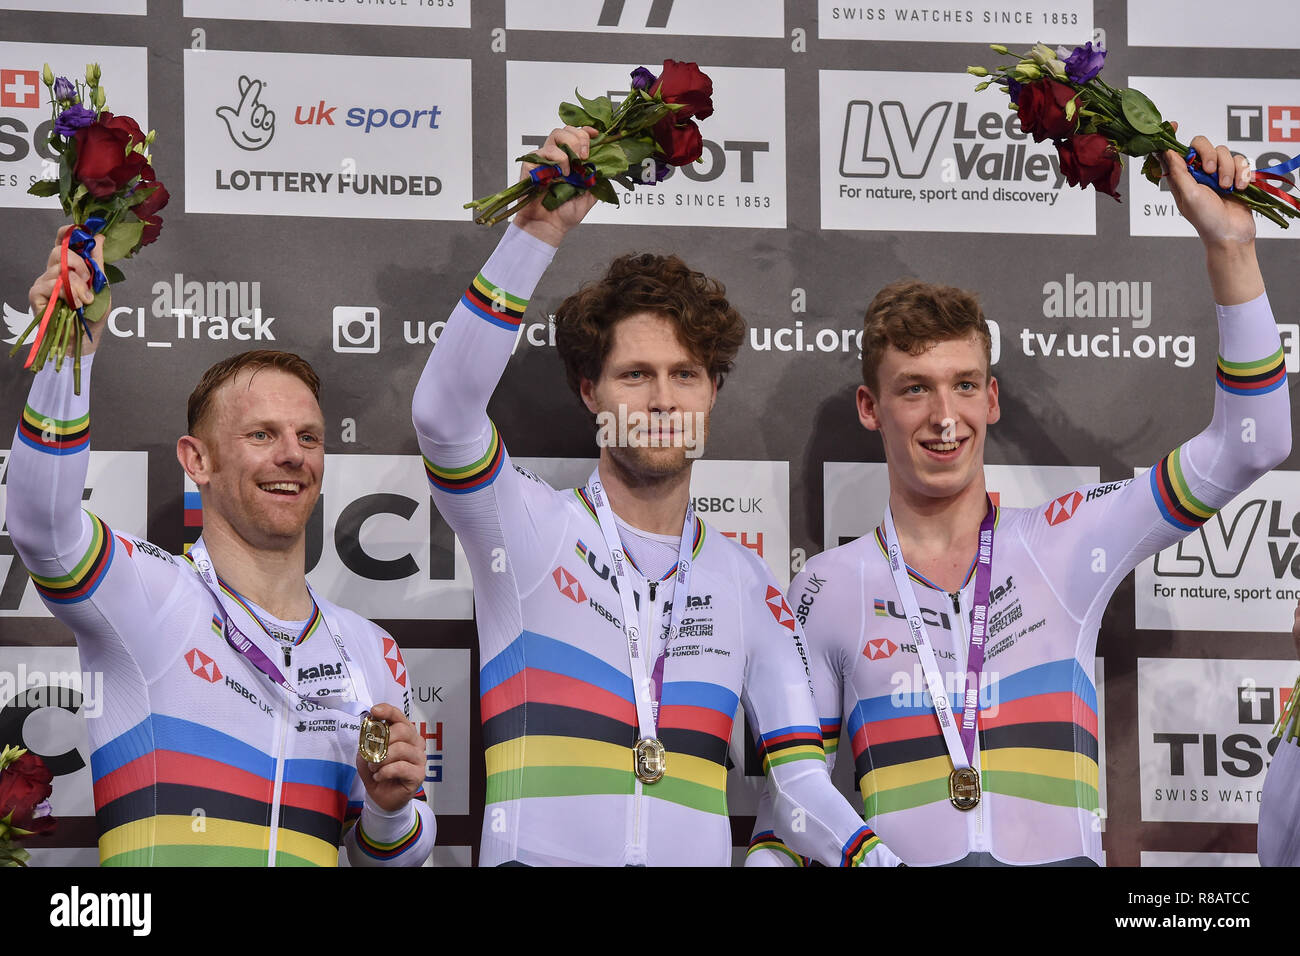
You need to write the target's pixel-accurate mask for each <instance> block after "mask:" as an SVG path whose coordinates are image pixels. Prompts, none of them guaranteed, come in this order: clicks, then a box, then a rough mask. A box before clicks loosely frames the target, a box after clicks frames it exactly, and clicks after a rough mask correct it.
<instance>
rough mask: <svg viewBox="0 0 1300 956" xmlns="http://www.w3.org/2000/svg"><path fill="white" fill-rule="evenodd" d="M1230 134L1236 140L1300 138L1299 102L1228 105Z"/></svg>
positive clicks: (1229, 136) (1280, 140)
mask: <svg viewBox="0 0 1300 956" xmlns="http://www.w3.org/2000/svg"><path fill="white" fill-rule="evenodd" d="M1227 112H1228V138H1229V139H1231V140H1233V141H1235V142H1243V143H1262V142H1265V141H1267V142H1271V143H1276V142H1283V143H1294V142H1296V141H1300V106H1262V105H1260V106H1233V105H1229V106H1228V107H1227Z"/></svg>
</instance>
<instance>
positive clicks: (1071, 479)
mask: <svg viewBox="0 0 1300 956" xmlns="http://www.w3.org/2000/svg"><path fill="white" fill-rule="evenodd" d="M1100 475H1101V472H1100V469H1098V468H1096V467H1095V466H1091V465H985V466H984V476H985V481H986V482H987V485H988V490H989V494H990V495H991V496H993V495H995V496H996V498H995V499H994V500H995V503H996V504H997V505H998V506H999V507H1003V508H1031V507H1036V506H1038V505H1042V506H1044V507H1046V506H1047V504H1048V502H1050V501H1051V500H1052V499H1053V498H1055V497H1057V496H1058V495H1060V494H1063V493H1064V492H1067V491H1069V490H1070V489H1071V488H1078V487H1080V486H1082V485H1091V484H1096V483H1097V482H1099V481H1100V480H1101V477H1100ZM823 482H824V496H825V514H824V516H823V520H824V525H823V529H822V533H823V535H824V537H823V542H824V544H825V546H826V550H828V551H829V550H830V549H831V548H835V547H838V546H839V545H841V544H848V542H850V541H852V540H853V539H854V538H860V537H861V536H862V535H864V534H871V533H872V532H873V531H875V529H876V525H878V524H880V522H881V521H882V520H883V519H884V517H885V505H886V503H888V501H889V471H888V468H887V466H886V465H885V464H884V462H857V461H828V462H826V467H825V469H824V471H823Z"/></svg>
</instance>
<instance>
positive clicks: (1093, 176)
mask: <svg viewBox="0 0 1300 956" xmlns="http://www.w3.org/2000/svg"><path fill="white" fill-rule="evenodd" d="M1056 152H1057V153H1058V154H1059V156H1060V158H1061V172H1062V173H1064V174H1065V181H1066V182H1068V183H1069V184H1070V185H1071V186H1080V187H1083V188H1087V187H1088V186H1093V187H1095V188H1096V190H1097V191H1098V192H1102V193H1105V194H1106V195H1108V196H1114V197H1115V198H1116V199H1119V193H1117V192H1115V187H1116V186H1118V185H1119V177H1120V172H1121V171H1122V169H1123V167H1122V166H1121V165H1120V161H1119V153H1118V152H1117V151H1116V149H1115V145H1114V144H1113V143H1112V142H1111V141H1110V140H1108V139H1107V138H1106V137H1105V136H1102V135H1101V134H1100V133H1086V134H1084V135H1083V136H1075V137H1074V138H1073V139H1069V140H1064V141H1062V142H1059V143H1057V144H1056Z"/></svg>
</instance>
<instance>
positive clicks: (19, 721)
mask: <svg viewBox="0 0 1300 956" xmlns="http://www.w3.org/2000/svg"><path fill="white" fill-rule="evenodd" d="M103 692H104V677H103V674H99V675H95V674H93V673H82V671H81V659H80V657H79V656H78V654H77V649H76V648H75V647H4V646H0V747H3V746H4V745H5V744H8V745H10V746H19V747H23V748H25V749H27V750H30V751H31V752H32V753H34V754H36V755H37V756H38V757H40V758H41V759H42V760H43V761H44V762H45V765H46V766H47V767H48V768H49V770H50V773H52V774H53V775H54V780H53V781H52V786H53V788H54V790H53V793H51V795H50V807H51V812H52V813H53V814H54V816H55V817H60V816H64V817H85V816H91V815H93V814H94V812H95V802H94V799H93V797H92V794H91V784H92V778H91V774H90V737H89V734H88V732H87V729H86V717H87V716H88V715H91V714H93V715H100V714H102V713H103V710H104V701H103ZM96 862H98V861H96Z"/></svg>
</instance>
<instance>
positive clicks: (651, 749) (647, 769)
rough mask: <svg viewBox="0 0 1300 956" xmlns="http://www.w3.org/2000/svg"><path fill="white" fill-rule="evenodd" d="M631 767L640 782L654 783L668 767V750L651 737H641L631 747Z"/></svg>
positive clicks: (661, 777) (660, 778)
mask: <svg viewBox="0 0 1300 956" xmlns="http://www.w3.org/2000/svg"><path fill="white" fill-rule="evenodd" d="M632 767H633V769H634V770H636V776H637V779H638V780H640V781H641V782H642V783H655V782H657V781H659V780H662V779H663V775H664V771H665V770H666V769H667V768H668V752H667V751H666V750H664V745H663V744H661V743H660V742H659V741H657V740H655V739H654V738H653V737H643V738H642V739H641V740H638V741H637V742H636V746H635V747H633V748H632Z"/></svg>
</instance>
